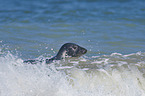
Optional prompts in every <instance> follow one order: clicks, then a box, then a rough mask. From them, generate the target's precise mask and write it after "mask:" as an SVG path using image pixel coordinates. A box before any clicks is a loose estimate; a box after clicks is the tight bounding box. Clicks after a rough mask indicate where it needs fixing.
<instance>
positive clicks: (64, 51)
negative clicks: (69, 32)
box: [24, 43, 87, 64]
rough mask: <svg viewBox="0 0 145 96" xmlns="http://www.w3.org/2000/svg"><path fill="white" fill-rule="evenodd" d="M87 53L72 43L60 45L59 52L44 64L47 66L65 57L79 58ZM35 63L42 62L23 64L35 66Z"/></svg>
mask: <svg viewBox="0 0 145 96" xmlns="http://www.w3.org/2000/svg"><path fill="white" fill-rule="evenodd" d="M86 52H87V49H85V48H83V47H81V46H79V45H77V44H74V43H65V44H64V45H62V47H61V48H60V50H59V51H58V53H57V55H56V56H54V57H53V58H50V59H46V60H45V62H46V64H49V63H51V62H53V61H54V60H61V59H64V58H66V57H80V56H82V55H84V54H85V53H86ZM37 62H43V61H38V60H27V61H24V63H31V64H36V63H37Z"/></svg>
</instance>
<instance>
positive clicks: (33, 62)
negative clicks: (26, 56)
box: [23, 60, 42, 64]
mask: <svg viewBox="0 0 145 96" xmlns="http://www.w3.org/2000/svg"><path fill="white" fill-rule="evenodd" d="M38 62H42V61H39V60H27V61H24V62H23V63H31V64H36V63H38Z"/></svg>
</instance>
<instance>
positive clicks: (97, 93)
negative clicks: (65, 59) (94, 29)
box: [0, 53, 145, 96]
mask: <svg viewBox="0 0 145 96" xmlns="http://www.w3.org/2000/svg"><path fill="white" fill-rule="evenodd" d="M106 59H108V58H106ZM109 60H111V58H110V59H109ZM106 62H108V66H109V62H111V61H106ZM126 62H127V61H126ZM84 63H85V62H84ZM96 63H97V62H96ZM119 63H121V62H119ZM94 64H95V63H94ZM102 64H103V63H102ZM138 64H141V68H142V70H140V68H138V67H137V66H135V65H129V64H126V63H125V64H122V65H120V66H116V67H112V66H110V67H102V68H99V69H98V68H96V69H95V68H93V69H89V68H84V70H83V69H78V68H75V67H69V66H64V70H63V68H62V66H61V67H60V68H59V67H56V65H55V64H50V65H45V64H37V65H31V64H29V65H28V64H24V63H23V60H22V59H21V58H19V57H16V56H14V55H12V54H11V53H8V54H7V55H5V56H1V57H0V96H145V78H144V76H143V75H144V74H145V73H144V72H145V71H144V66H143V64H145V63H144V62H143V61H142V63H138Z"/></svg>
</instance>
